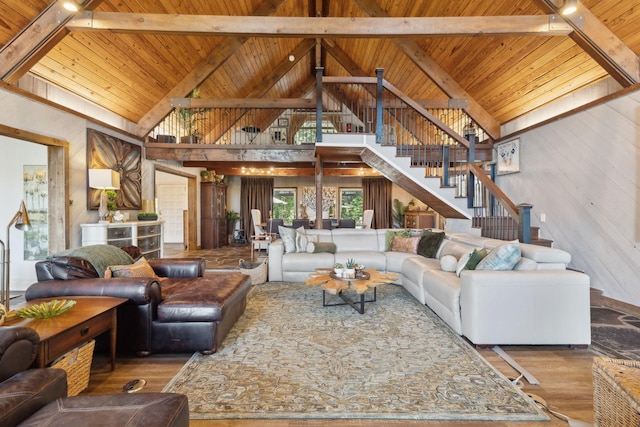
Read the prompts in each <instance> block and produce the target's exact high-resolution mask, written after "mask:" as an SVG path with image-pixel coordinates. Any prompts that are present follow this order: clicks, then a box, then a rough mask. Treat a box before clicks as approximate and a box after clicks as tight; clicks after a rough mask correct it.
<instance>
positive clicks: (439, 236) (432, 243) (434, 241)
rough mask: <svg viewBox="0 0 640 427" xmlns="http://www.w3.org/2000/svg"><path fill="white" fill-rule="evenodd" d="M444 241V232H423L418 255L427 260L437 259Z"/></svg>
mask: <svg viewBox="0 0 640 427" xmlns="http://www.w3.org/2000/svg"><path fill="white" fill-rule="evenodd" d="M443 240H444V232H442V233H434V232H432V231H431V230H425V231H423V232H422V237H421V238H420V243H419V244H418V254H419V255H422V256H423V257H426V258H435V257H436V254H437V253H438V248H439V247H440V245H441V244H442V241H443Z"/></svg>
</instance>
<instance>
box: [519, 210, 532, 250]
mask: <svg viewBox="0 0 640 427" xmlns="http://www.w3.org/2000/svg"><path fill="white" fill-rule="evenodd" d="M516 207H517V208H518V217H519V221H518V240H520V241H521V242H522V243H531V208H533V205H531V204H529V203H520V204H519V205H518V206H516Z"/></svg>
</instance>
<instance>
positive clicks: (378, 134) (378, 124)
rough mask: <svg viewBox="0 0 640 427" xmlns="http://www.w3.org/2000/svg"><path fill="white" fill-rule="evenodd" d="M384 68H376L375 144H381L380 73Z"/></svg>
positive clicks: (381, 88)
mask: <svg viewBox="0 0 640 427" xmlns="http://www.w3.org/2000/svg"><path fill="white" fill-rule="evenodd" d="M383 71H384V68H376V77H377V78H378V81H377V83H376V144H382V141H383V138H382V129H383V122H382V121H383V120H382V90H383V87H382V72H383Z"/></svg>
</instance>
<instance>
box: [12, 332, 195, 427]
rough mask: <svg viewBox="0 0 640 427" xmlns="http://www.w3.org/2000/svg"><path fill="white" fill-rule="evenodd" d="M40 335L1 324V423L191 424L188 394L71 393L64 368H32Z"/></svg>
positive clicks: (17, 424)
mask: <svg viewBox="0 0 640 427" xmlns="http://www.w3.org/2000/svg"><path fill="white" fill-rule="evenodd" d="M39 345H40V339H39V337H38V334H37V333H36V332H35V331H34V330H33V329H31V328H26V327H19V326H16V327H11V326H6V327H2V328H0V402H2V404H1V407H2V410H1V411H0V425H1V426H3V427H14V426H41V425H64V426H82V425H87V424H91V423H90V422H87V420H88V417H99V419H100V422H101V423H100V424H101V425H125V424H127V425H143V424H144V425H159V426H175V427H178V426H188V425H189V406H188V400H187V397H186V396H185V395H182V394H176V393H140V394H137V395H130V394H118V395H95V396H74V397H67V374H66V372H65V371H64V370H62V369H49V368H45V369H28V368H29V366H30V365H31V363H32V362H33V360H34V359H35V357H36V353H37V349H38V346H39Z"/></svg>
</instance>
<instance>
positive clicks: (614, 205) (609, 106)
mask: <svg viewBox="0 0 640 427" xmlns="http://www.w3.org/2000/svg"><path fill="white" fill-rule="evenodd" d="M520 142H521V144H520V150H521V153H520V170H521V172H520V173H516V174H512V175H504V176H500V177H498V179H497V183H498V185H499V186H500V187H501V188H502V190H503V191H504V192H505V193H506V194H507V195H508V196H509V198H510V199H511V200H513V201H514V202H515V203H522V202H529V203H532V204H533V205H534V208H533V219H532V222H533V223H534V225H541V227H542V228H541V231H542V237H546V238H550V239H553V241H554V246H556V247H559V248H561V249H565V250H567V251H568V252H570V253H571V254H572V262H571V266H572V267H574V268H577V269H579V270H583V271H585V272H586V273H587V274H589V276H590V277H591V284H592V287H594V288H597V289H602V290H603V291H604V295H605V296H608V297H610V298H614V299H617V300H620V301H624V302H627V303H630V304H634V305H637V306H640V286H638V282H639V281H640V249H639V247H640V188H639V183H640V92H634V93H632V94H630V95H627V96H624V97H622V98H618V99H615V100H612V101H610V102H607V103H606V104H603V105H599V106H596V107H593V108H590V109H588V110H586V111H583V112H580V113H577V114H574V115H571V116H569V117H566V118H564V119H561V120H558V121H555V122H553V123H550V124H547V125H545V126H543V127H541V128H537V129H533V130H531V131H529V132H526V133H524V134H522V135H520ZM541 213H545V214H546V222H545V223H544V224H540V221H539V220H540V214H541Z"/></svg>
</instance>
